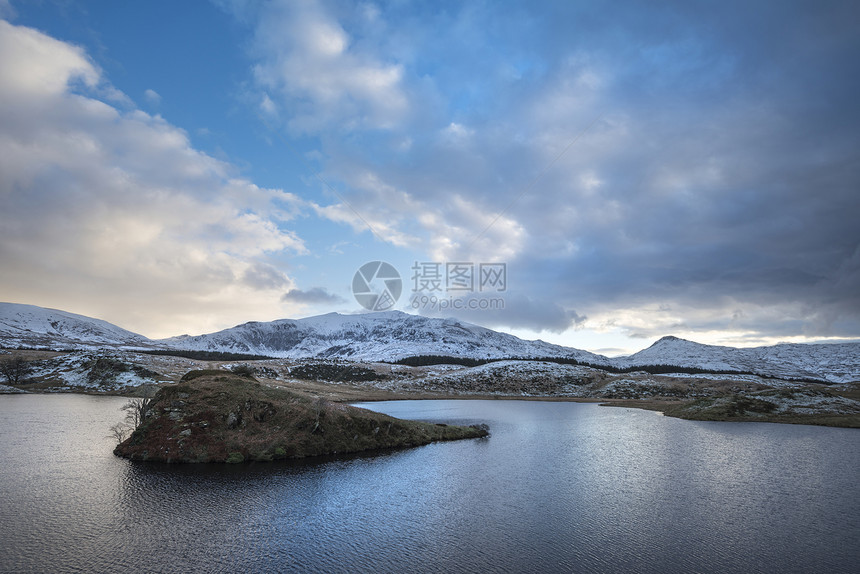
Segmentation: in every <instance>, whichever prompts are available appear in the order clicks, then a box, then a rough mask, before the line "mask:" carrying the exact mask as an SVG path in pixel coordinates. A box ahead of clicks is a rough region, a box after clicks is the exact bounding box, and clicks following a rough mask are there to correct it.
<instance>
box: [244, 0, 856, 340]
mask: <svg viewBox="0 0 860 574" xmlns="http://www.w3.org/2000/svg"><path fill="white" fill-rule="evenodd" d="M254 6H257V5H254ZM297 6H298V7H297ZM255 10H256V11H255ZM371 12H372V14H370V15H367V14H365V13H364V11H362V10H360V9H358V8H355V7H351V6H347V5H341V4H334V3H325V2H309V3H304V4H302V5H300V6H299V5H293V4H290V5H289V6H287V5H285V4H283V3H271V4H266V5H265V6H262V7H260V6H257V7H256V8H255V9H246V10H245V11H244V14H245V17H246V22H248V23H250V25H252V26H253V27H254V34H255V44H254V49H253V51H252V55H253V57H254V58H255V60H256V65H255V67H254V74H255V76H254V77H255V81H256V82H257V89H259V90H262V91H265V92H266V93H267V94H269V95H270V96H271V98H272V101H273V103H274V104H277V105H278V108H279V109H280V110H282V111H283V110H289V113H290V119H289V120H288V129H290V130H292V131H291V132H289V133H297V132H301V133H304V134H311V135H314V136H316V137H317V138H318V143H319V157H320V158H321V164H322V166H323V177H324V179H325V180H326V181H328V182H329V183H330V184H331V185H332V187H334V188H336V189H338V193H339V197H334V196H331V195H330V196H329V197H330V199H331V202H332V203H331V204H330V205H327V206H320V207H317V208H316V209H317V213H318V215H320V216H321V217H326V218H328V219H330V220H332V221H337V222H341V223H345V224H347V225H349V226H350V227H351V228H352V229H354V230H355V232H356V233H366V230H367V227H368V224H369V226H370V227H372V228H373V229H374V231H375V232H376V235H377V236H378V237H379V238H380V239H381V240H383V241H385V242H387V243H389V244H391V245H394V246H397V247H398V248H401V249H406V250H410V251H418V252H421V253H423V254H425V255H426V257H427V258H428V259H434V260H442V261H446V260H465V261H469V260H471V261H482V260H483V261H487V260H502V261H505V262H508V263H509V264H510V265H511V268H512V269H513V268H516V269H517V270H518V272H517V273H518V277H517V279H518V281H521V284H520V287H519V288H518V290H517V291H516V292H515V293H519V294H520V296H521V297H523V299H521V300H520V302H519V303H514V302H512V303H511V307H510V308H509V309H506V311H505V312H501V313H497V314H495V315H493V316H492V317H491V316H490V315H488V314H483V315H475V316H474V317H473V318H474V319H475V320H476V321H478V322H481V321H482V320H484V321H488V322H489V321H492V322H493V324H494V325H498V326H503V325H504V322H505V320H507V321H508V323H509V325H510V326H518V327H520V326H523V325H524V324H525V322H527V323H528V324H529V325H530V328H532V329H535V330H540V329H547V330H551V331H554V330H559V329H564V328H566V327H565V325H566V326H568V327H567V328H569V327H571V326H574V325H576V326H580V327H581V326H589V328H594V329H602V328H605V326H607V325H611V326H612V328H614V329H618V330H621V331H622V332H625V333H628V334H631V333H632V334H640V335H645V334H647V335H649V336H652V335H659V334H664V333H665V332H666V331H667V330H673V329H675V330H677V329H682V330H683V329H686V330H688V331H697V330H699V331H710V330H713V331H719V330H723V331H725V332H726V333H729V332H731V333H733V335H732V336H736V337H742V336H747V335H749V336H759V337H771V336H778V335H779V334H796V333H808V334H810V336H812V335H820V336H826V335H828V334H843V335H851V334H853V335H854V336H856V334H857V333H858V331H860V301H858V298H857V296H856V293H858V292H860V276H858V273H857V268H858V267H857V253H858V247H860V227H858V226H857V223H856V214H857V213H860V194H858V193H857V190H858V189H860V162H858V156H857V151H856V150H858V149H860V134H859V133H858V131H857V130H856V128H855V126H856V125H858V122H860V108H858V107H857V106H856V101H858V99H860V74H848V73H846V70H851V69H854V68H855V67H856V63H855V61H854V60H855V58H854V57H853V54H856V53H857V51H858V49H860V41H858V39H857V36H856V33H854V31H853V30H852V29H851V26H850V25H848V24H847V23H848V22H851V21H853V20H856V17H857V15H858V9H857V8H856V7H855V6H854V5H852V4H851V3H836V4H831V5H828V8H827V9H826V10H818V9H814V8H812V7H811V6H809V5H806V4H803V3H794V2H790V3H781V4H779V5H776V4H774V5H761V6H758V7H757V8H756V10H752V11H750V10H747V9H746V8H745V7H744V5H743V4H741V3H736V2H725V3H720V4H718V5H716V4H715V5H707V6H704V5H701V4H695V5H693V4H685V3H678V2H670V1H666V2H656V3H651V4H649V5H648V6H647V7H643V6H641V5H640V4H639V3H635V2H621V3H619V5H618V6H617V7H616V9H614V10H613V11H612V12H607V11H605V10H604V9H603V8H601V7H598V6H591V5H589V4H587V3H585V4H584V3H556V4H553V5H551V6H547V5H541V8H540V9H539V10H537V9H534V8H533V7H532V6H531V5H527V4H517V3H510V4H506V5H505V9H504V10H500V9H497V8H495V7H493V6H491V5H486V4H481V3H471V2H468V3H462V4H459V5H457V6H449V7H448V9H446V10H430V9H427V10H424V9H422V8H420V7H415V8H414V9H412V10H406V9H404V8H403V7H402V6H400V5H387V6H385V7H383V8H380V9H378V10H375V11H371ZM764 27H766V28H767V29H768V30H769V32H768V34H766V35H762V34H761V33H760V30H761V29H763V28H764ZM299 28H301V29H300V30H299ZM370 78H377V80H378V81H371V80H370ZM346 134H348V137H346ZM341 197H342V198H343V199H344V200H345V201H341ZM530 305H532V307H530ZM665 305H668V307H669V308H671V309H674V310H675V313H666V312H657V311H654V309H660V308H661V306H665ZM528 309H532V310H533V311H534V315H533V318H531V319H529V317H528V313H529V311H528ZM738 311H739V312H740V314H737V313H736V312H738ZM505 317H507V319H505ZM584 317H587V318H584ZM744 334H746V335H744Z"/></svg>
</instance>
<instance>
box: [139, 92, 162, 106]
mask: <svg viewBox="0 0 860 574" xmlns="http://www.w3.org/2000/svg"><path fill="white" fill-rule="evenodd" d="M143 97H144V98H146V101H147V102H149V103H150V104H152V105H153V106H157V105H158V104H160V103H161V94H159V93H158V92H156V91H155V90H151V89H147V90H145V91H144V92H143Z"/></svg>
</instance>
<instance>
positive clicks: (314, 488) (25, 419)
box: [0, 396, 860, 572]
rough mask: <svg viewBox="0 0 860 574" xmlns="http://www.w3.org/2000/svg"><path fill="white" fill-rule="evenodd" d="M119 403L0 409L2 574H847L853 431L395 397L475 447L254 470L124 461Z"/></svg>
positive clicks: (38, 401)
mask: <svg viewBox="0 0 860 574" xmlns="http://www.w3.org/2000/svg"><path fill="white" fill-rule="evenodd" d="M122 403H123V399H112V398H94V397H81V396H61V397H53V396H38V397H0V457H2V460H3V461H4V462H6V464H4V465H3V466H2V467H0V479H2V486H3V490H4V491H5V493H6V496H8V504H7V503H6V500H4V504H2V505H0V519H2V522H0V540H2V541H3V542H2V544H3V550H4V552H3V553H2V555H0V571H37V572H38V571H44V572H64V571H69V572H70V571H79V570H85V571H123V572H136V571H140V572H143V571H148V572H204V571H205V572H219V571H221V572H233V571H240V570H241V571H251V572H254V571H260V572H262V571H296V572H309V571H310V572H313V571H319V572H356V571H365V572H402V571H416V572H475V571H494V572H523V571H568V572H605V571H620V570H633V571H638V572H666V571H676V572H681V571H700V572H750V571H757V572H790V571H804V570H805V571H828V572H840V571H841V572H849V571H851V570H852V569H853V567H854V565H855V564H856V563H857V559H858V558H859V557H858V551H857V546H856V543H855V542H856V537H857V534H858V532H860V529H859V528H860V525H858V518H857V517H858V515H860V512H858V511H860V503H858V500H860V497H858V496H857V495H858V494H860V488H858V485H857V484H856V482H855V481H854V476H855V474H856V469H857V468H858V466H859V465H858V462H860V452H858V450H860V449H858V446H860V442H858V433H857V432H856V431H854V430H843V429H823V428H816V427H799V426H788V425H764V424H720V423H693V422H688V421H680V420H677V419H671V418H666V417H659V416H657V415H655V414H654V413H650V412H646V411H634V410H628V409H608V408H601V407H597V406H595V405H582V404H575V403H532V402H518V401H429V402H414V401H406V402H399V403H375V404H370V405H367V406H369V407H371V408H374V409H376V410H382V411H384V412H388V413H389V414H393V415H395V416H402V417H407V418H416V419H425V420H437V421H446V422H449V423H473V422H486V423H487V424H489V425H490V427H491V432H492V435H491V437H490V438H489V439H481V440H469V441H460V442H454V443H438V444H432V445H428V446H425V447H421V448H417V449H411V450H399V451H390V452H386V453H382V454H378V455H360V456H351V457H334V458H327V459H321V460H316V461H313V462H286V463H258V464H251V465H238V466H225V465H180V466H175V465H164V464H143V463H130V462H128V461H125V460H121V459H117V458H115V457H113V456H112V455H111V454H110V451H111V448H112V444H111V441H110V439H108V438H107V434H108V433H107V429H108V428H109V426H110V425H111V424H113V423H114V422H116V421H117V420H119V418H121V413H120V412H119V407H120V406H121V404H122Z"/></svg>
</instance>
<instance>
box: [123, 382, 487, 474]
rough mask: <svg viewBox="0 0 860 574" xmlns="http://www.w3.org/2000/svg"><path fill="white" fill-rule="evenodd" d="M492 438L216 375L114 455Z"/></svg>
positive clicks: (226, 454)
mask: <svg viewBox="0 0 860 574" xmlns="http://www.w3.org/2000/svg"><path fill="white" fill-rule="evenodd" d="M487 435H488V432H487V429H486V427H485V426H477V425H476V426H471V427H465V426H453V425H443V424H432V423H426V422H418V421H408V420H400V419H395V418H393V417H390V416H387V415H383V414H380V413H375V412H372V411H368V410H366V409H360V408H356V407H351V406H348V405H345V404H340V403H332V402H328V401H325V400H322V399H319V398H312V397H308V396H305V395H300V394H297V393H293V392H290V391H288V390H285V389H283V388H273V387H266V386H264V385H261V384H260V383H258V382H257V381H255V380H253V379H251V378H248V377H240V376H237V375H235V374H232V373H229V372H226V371H225V372H216V373H213V372H211V371H208V372H203V374H202V375H200V376H196V377H193V376H192V377H186V378H185V379H184V381H183V382H181V383H179V384H178V385H175V386H169V387H164V388H162V389H161V390H159V391H158V393H157V394H156V395H155V396H154V397H153V399H152V401H151V402H150V403H149V405H148V407H147V412H146V415H145V416H144V417H143V422H142V423H141V424H140V425H139V426H138V428H137V429H135V431H134V432H133V433H132V434H131V436H130V437H129V438H128V439H126V440H124V441H123V442H122V443H120V444H119V445H118V446H117V447H116V449H115V450H114V454H116V455H118V456H122V457H126V458H130V459H134V460H151V461H163V462H242V461H249V460H275V459H286V458H301V457H308V456H319V455H326V454H342V453H351V452H360V451H366V450H377V449H388V448H398V447H408V446H418V445H423V444H427V443H430V442H433V441H441V440H458V439H465V438H479V437H485V436H487Z"/></svg>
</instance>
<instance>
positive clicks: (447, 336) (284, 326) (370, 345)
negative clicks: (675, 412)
mask: <svg viewBox="0 0 860 574" xmlns="http://www.w3.org/2000/svg"><path fill="white" fill-rule="evenodd" d="M156 342H157V343H159V344H161V345H164V346H169V347H172V348H175V349H186V350H199V351H228V352H234V353H251V354H255V355H267V356H270V357H286V358H307V357H319V358H344V359H352V360H362V361H393V360H397V359H401V358H403V357H410V356H415V355H449V356H454V357H471V358H501V357H570V358H574V359H577V360H580V361H586V362H590V363H596V364H608V362H609V359H607V358H606V357H604V356H602V355H595V354H593V353H589V352H587V351H580V350H578V349H572V348H569V347H562V346H559V345H551V344H549V343H545V342H543V341H524V340H522V339H519V338H517V337H514V336H513V335H508V334H506V333H499V332H497V331H492V330H490V329H485V328H484V327H479V326H477V325H471V324H469V323H463V322H460V321H456V320H453V319H435V318H430V317H422V316H420V315H410V314H408V313H403V312H401V311H388V312H384V313H366V314H363V315H340V314H337V313H329V314H327V315H320V316H317V317H308V318H306V319H298V320H290V319H282V320H280V321H273V322H271V323H256V322H252V323H245V324H244V325H238V326H236V327H233V328H231V329H225V330H224V331H219V332H217V333H212V334H209V335H199V336H194V337H189V336H182V337H173V338H170V339H162V340H160V341H156Z"/></svg>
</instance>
